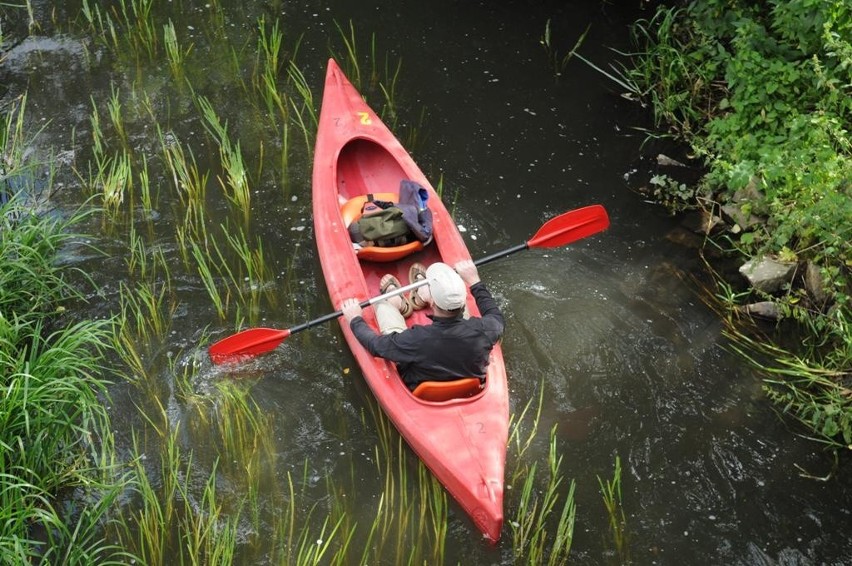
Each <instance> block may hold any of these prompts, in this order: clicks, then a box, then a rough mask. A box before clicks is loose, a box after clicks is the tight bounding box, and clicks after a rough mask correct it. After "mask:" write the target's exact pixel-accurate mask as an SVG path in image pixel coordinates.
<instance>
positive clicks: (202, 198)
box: [157, 126, 209, 265]
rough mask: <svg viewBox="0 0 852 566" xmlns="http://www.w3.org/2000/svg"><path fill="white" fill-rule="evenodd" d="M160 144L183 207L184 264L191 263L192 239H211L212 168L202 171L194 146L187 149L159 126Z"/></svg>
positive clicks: (181, 239) (180, 236)
mask: <svg viewBox="0 0 852 566" xmlns="http://www.w3.org/2000/svg"><path fill="white" fill-rule="evenodd" d="M157 131H158V136H159V139H160V146H161V147H162V150H163V157H164V158H165V162H166V166H167V173H168V174H169V176H170V177H171V179H172V185H173V187H174V189H175V193H176V194H177V197H178V200H179V202H180V205H181V207H182V208H183V222H182V223H180V224H178V226H177V228H176V231H177V235H178V241H179V243H180V246H181V247H180V249H181V253H182V254H183V259H184V264H187V265H188V264H189V255H188V250H189V246H187V243H188V242H192V241H195V242H204V241H205V240H206V239H207V218H206V214H205V210H204V207H205V204H206V199H207V183H208V177H209V172H206V171H205V172H201V170H200V169H199V167H198V164H197V163H196V160H195V155H194V154H193V152H192V149H186V150H185V149H184V146H183V144H182V143H181V142H180V140H178V139H177V138H176V137H175V136H174V135H173V134H171V133H170V134H168V135H167V134H164V133H163V132H162V131H161V130H160V128H159V126H158V127H157Z"/></svg>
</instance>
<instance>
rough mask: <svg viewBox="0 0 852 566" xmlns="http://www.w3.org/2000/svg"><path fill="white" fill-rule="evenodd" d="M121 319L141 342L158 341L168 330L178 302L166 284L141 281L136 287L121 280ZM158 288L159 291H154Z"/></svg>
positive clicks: (163, 337)
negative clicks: (132, 287)
mask: <svg viewBox="0 0 852 566" xmlns="http://www.w3.org/2000/svg"><path fill="white" fill-rule="evenodd" d="M119 287H120V297H121V307H120V308H121V320H122V321H123V325H126V326H127V330H130V329H132V330H133V331H134V332H135V335H136V336H137V337H138V338H139V339H141V340H143V341H144V342H146V343H148V344H151V343H152V342H155V341H156V342H160V341H162V340H163V339H165V337H166V335H167V334H168V332H169V330H170V329H171V323H172V319H173V317H174V314H175V311H177V307H178V305H177V302H176V300H175V298H174V297H173V296H172V294H171V290H170V289H169V283H168V282H165V283H147V282H146V283H140V284H138V285H137V286H136V288H135V289H131V288H130V287H129V286H128V285H127V284H125V283H124V282H121V283H120V284H119ZM157 287H159V290H157Z"/></svg>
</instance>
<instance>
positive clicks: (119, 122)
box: [107, 84, 130, 149]
mask: <svg viewBox="0 0 852 566" xmlns="http://www.w3.org/2000/svg"><path fill="white" fill-rule="evenodd" d="M110 91H111V94H110V97H109V100H108V101H107V112H108V113H109V119H110V123H112V127H113V129H114V130H115V133H116V135H117V136H118V139H119V140H120V141H121V144H122V146H123V147H124V148H125V149H129V147H130V144H129V141H128V138H127V128H125V126H124V113H123V112H122V107H121V95H120V93H119V91H118V90H117V89H116V88H115V85H114V84H111V85H110Z"/></svg>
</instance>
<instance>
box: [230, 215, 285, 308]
mask: <svg viewBox="0 0 852 566" xmlns="http://www.w3.org/2000/svg"><path fill="white" fill-rule="evenodd" d="M221 228H222V233H223V234H225V238H226V239H227V240H228V244H229V245H230V247H231V249H232V250H233V251H234V252H236V254H237V257H238V258H239V259H240V260H241V261H242V263H241V264H240V267H241V269H240V271H239V273H240V275H241V276H242V281H238V280H233V281H232V283H233V284H234V286H239V287H240V288H241V289H244V288H245V287H248V293H245V292H241V293H239V296H240V297H241V298H242V299H243V303H244V304H245V305H246V306H247V308H248V309H249V310H250V311H251V312H254V311H257V310H259V309H260V300H261V296H262V294H263V295H265V296H266V297H267V298H268V299H269V301H270V302H271V304H272V305H275V303H276V297H275V294H274V293H273V292H272V289H271V287H270V283H271V282H272V279H273V276H272V273H271V272H270V270H269V268H268V267H267V265H266V260H265V258H264V254H263V240H262V239H261V238H260V237H257V238H256V239H255V244H254V246H251V245H250V244H249V243H248V240H247V239H246V235H245V233H244V232H243V231H242V230H240V229H237V230H232V229H229V228H228V227H227V226H222V227H221ZM246 296H247V297H248V298H247V299H246V298H245V297H246Z"/></svg>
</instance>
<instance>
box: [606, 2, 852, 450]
mask: <svg viewBox="0 0 852 566" xmlns="http://www.w3.org/2000/svg"><path fill="white" fill-rule="evenodd" d="M633 31H634V34H635V39H636V42H637V44H638V45H639V46H640V49H641V51H640V52H638V53H631V54H629V61H630V62H629V63H628V64H627V65H625V66H624V67H622V68H621V69H620V72H614V73H613V74H609V76H610V77H611V78H613V79H615V80H617V81H618V83H619V84H620V85H621V86H622V87H625V88H626V89H627V90H629V91H630V93H631V94H632V95H633V96H635V97H637V98H638V99H641V100H643V101H647V102H648V103H649V104H650V106H651V107H652V108H653V111H654V116H655V118H656V125H657V129H658V130H659V131H658V132H657V133H652V134H650V135H651V136H670V137H673V138H675V139H677V140H680V141H683V142H686V144H688V147H689V148H690V150H691V153H692V155H693V157H694V158H696V159H697V160H699V161H700V163H701V165H702V166H703V167H704V168H705V169H706V174H705V175H704V176H703V178H702V179H701V181H700V182H699V183H697V184H696V185H693V186H689V187H687V186H686V185H684V184H683V183H677V182H673V180H671V179H663V180H661V181H660V182H658V183H657V184H656V187H657V189H656V191H655V193H656V196H657V198H659V199H660V200H662V201H664V202H667V203H668V204H669V205H671V206H672V207H673V208H676V209H679V210H682V209H685V208H697V209H700V210H702V211H703V212H704V214H705V217H706V218H708V219H709V221H708V222H707V223H706V225H707V226H708V232H709V236H710V238H709V239H708V245H709V246H711V247H714V248H719V249H722V250H724V251H726V252H730V253H733V254H742V255H744V256H746V257H754V258H758V259H759V258H764V257H769V258H774V259H775V260H777V261H779V262H781V263H783V264H787V265H790V266H793V267H794V269H792V270H791V271H790V275H789V276H788V277H787V278H786V280H785V281H784V282H783V284H782V285H781V287H780V289H779V290H778V291H767V290H759V289H758V288H754V289H746V290H745V291H737V290H735V289H737V288H740V287H742V285H741V283H740V282H739V281H737V282H732V283H728V282H725V281H723V280H722V279H721V278H720V283H719V291H718V292H717V293H716V294H717V295H718V296H719V297H720V298H721V299H722V300H721V302H720V304H722V305H724V306H726V307H727V311H726V312H725V318H726V320H728V322H729V333H730V336H731V337H732V338H733V343H734V344H735V346H734V347H735V349H736V350H737V351H739V352H740V353H742V354H743V356H744V357H745V359H747V360H748V361H749V362H751V363H753V364H754V365H755V366H756V367H757V368H759V369H761V370H763V371H765V372H766V373H767V374H768V378H767V380H766V390H767V393H768V395H769V397H770V398H771V399H772V400H773V401H775V402H776V403H777V404H778V405H779V407H781V408H782V409H783V410H784V411H785V412H788V413H790V414H791V415H794V416H795V417H796V418H798V419H800V420H801V421H802V422H803V423H804V424H805V425H806V426H807V427H809V428H810V430H811V431H812V434H813V435H814V436H815V437H816V438H817V439H819V440H821V441H823V442H826V443H828V444H829V445H831V446H833V447H837V448H842V447H852V324H850V321H852V300H850V299H852V246H850V238H849V236H850V231H852V222H850V219H852V137H850V126H852V39H850V38H852V7H850V4H849V3H848V2H845V1H843V0H835V1H829V2H799V1H795V0H776V1H772V2H751V1H745V0H737V1H728V0H725V1H722V0H704V1H695V2H689V3H687V4H686V6H685V7H680V8H678V7H666V6H662V7H660V8H659V9H658V10H657V12H656V14H655V16H654V17H653V18H651V19H650V20H647V21H640V22H638V23H637V24H636V25H635V27H634V29H633ZM616 75H617V76H616ZM660 132H663V133H660ZM721 226H726V229H722V228H721ZM759 301H769V302H772V303H774V304H775V309H774V310H773V311H772V312H775V313H777V315H776V317H777V318H778V319H781V320H782V321H783V322H782V323H781V324H780V325H779V328H780V329H781V330H782V332H780V333H775V334H773V333H772V332H768V333H767V334H768V335H763V334H762V333H760V332H758V327H759V325H752V324H748V323H746V321H745V320H744V319H743V317H742V315H741V314H740V313H742V312H744V311H748V309H747V308H744V306H746V305H749V304H751V303H755V302H759ZM791 334H792V335H795V336H798V337H799V339H798V340H796V341H795V343H792V344H791V343H789V341H787V340H783V338H779V337H783V336H789V335H791Z"/></svg>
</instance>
